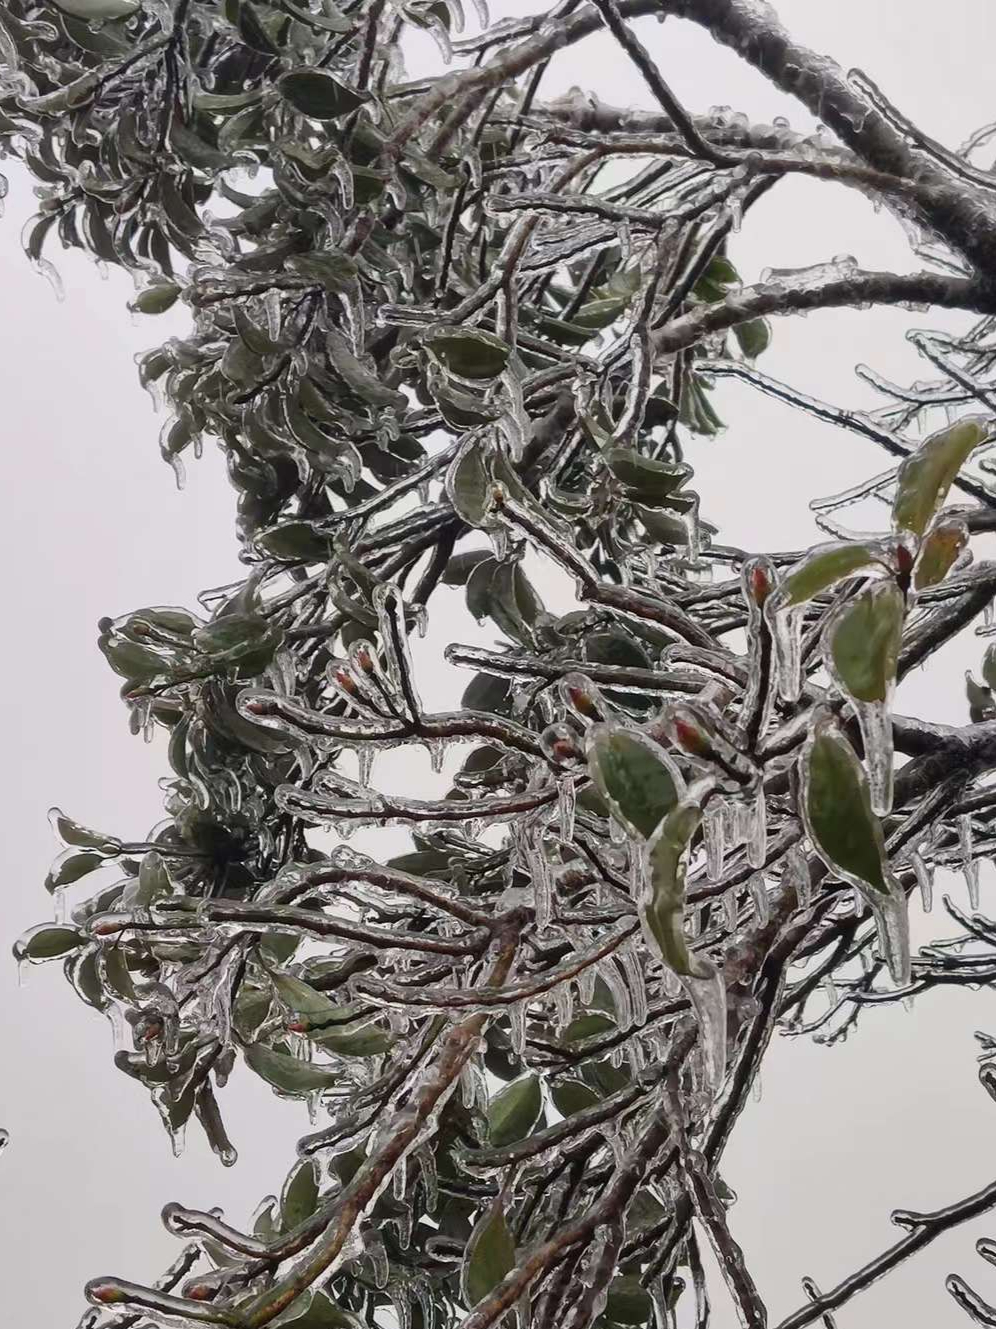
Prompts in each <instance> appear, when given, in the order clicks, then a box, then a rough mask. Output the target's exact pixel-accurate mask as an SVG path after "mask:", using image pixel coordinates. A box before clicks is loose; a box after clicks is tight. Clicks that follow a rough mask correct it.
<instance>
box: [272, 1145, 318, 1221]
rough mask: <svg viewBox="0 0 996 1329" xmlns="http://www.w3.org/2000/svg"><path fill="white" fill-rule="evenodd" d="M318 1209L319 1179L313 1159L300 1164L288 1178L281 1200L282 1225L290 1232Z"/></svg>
mask: <svg viewBox="0 0 996 1329" xmlns="http://www.w3.org/2000/svg"><path fill="white" fill-rule="evenodd" d="M317 1208H318V1179H317V1176H316V1169H315V1164H314V1163H313V1162H312V1161H311V1159H306V1160H305V1161H304V1162H302V1163H299V1164H298V1166H297V1167H296V1168H294V1170H293V1171H292V1172H291V1174H290V1176H289V1177H288V1178H287V1183H286V1185H285V1186H284V1192H283V1195H282V1196H281V1198H280V1225H281V1227H282V1228H283V1230H284V1232H290V1231H291V1230H292V1229H293V1228H296V1227H297V1225H298V1224H299V1223H303V1222H304V1220H305V1219H306V1218H310V1217H311V1215H312V1214H313V1213H314V1212H315V1210H316V1209H317Z"/></svg>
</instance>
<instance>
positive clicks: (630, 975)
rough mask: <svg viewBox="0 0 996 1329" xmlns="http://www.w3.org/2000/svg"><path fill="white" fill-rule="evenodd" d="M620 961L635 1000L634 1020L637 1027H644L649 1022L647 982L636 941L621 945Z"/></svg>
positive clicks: (633, 1000) (631, 995)
mask: <svg viewBox="0 0 996 1329" xmlns="http://www.w3.org/2000/svg"><path fill="white" fill-rule="evenodd" d="M619 963H620V964H621V965H622V968H623V973H624V974H625V975H626V982H627V985H628V987H629V995H630V997H631V998H632V1002H633V1022H634V1024H636V1025H637V1027H639V1028H642V1026H643V1025H645V1024H646V1023H647V984H646V981H645V979H644V976H643V964H642V962H641V960H640V955H639V952H638V951H637V948H636V943H635V942H633V941H628V942H626V944H625V946H623V947H621V949H620V951H619Z"/></svg>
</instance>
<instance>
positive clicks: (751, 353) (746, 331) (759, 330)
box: [733, 318, 771, 360]
mask: <svg viewBox="0 0 996 1329" xmlns="http://www.w3.org/2000/svg"><path fill="white" fill-rule="evenodd" d="M733 335H734V336H735V337H736V339H737V341H738V342H739V343H740V349H741V351H743V353H744V355H745V356H746V358H747V359H748V360H756V359H757V357H758V356H759V355H763V354H764V352H765V351H766V350H767V349H768V347H769V346H770V345H771V324H770V323H769V322H768V320H767V319H766V318H752V319H749V320H748V321H747V322H746V323H738V324H737V325H736V326H735V327H734V329H733Z"/></svg>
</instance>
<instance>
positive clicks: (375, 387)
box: [326, 329, 407, 411]
mask: <svg viewBox="0 0 996 1329" xmlns="http://www.w3.org/2000/svg"><path fill="white" fill-rule="evenodd" d="M326 347H327V349H328V355H329V363H330V364H331V366H332V368H333V369H334V370H335V372H336V373H337V374H338V375H339V377H340V378H341V379H342V380H343V382H344V383H345V384H346V386H347V387H349V388H351V389H352V390H353V392H355V393H356V395H357V396H358V397H361V398H362V399H363V401H365V402H369V403H370V404H371V405H372V406H391V407H393V408H394V409H395V410H396V411H403V410H404V408H405V406H406V405H407V398H406V397H405V395H404V393H401V392H397V391H395V389H394V388H390V387H388V386H387V384H386V383H382V382H381V379H380V375H379V374H378V373H377V370H376V368H375V367H374V365H373V362H372V361H371V360H370V359H369V357H367V358H366V359H361V358H360V357H359V356H357V355H356V354H355V353H354V352H353V350H352V348H351V347H350V345H349V343H348V342H347V340H346V338H345V337H344V336H343V335H342V333H341V332H337V331H335V329H332V330H330V331H329V332H328V333H327V335H326Z"/></svg>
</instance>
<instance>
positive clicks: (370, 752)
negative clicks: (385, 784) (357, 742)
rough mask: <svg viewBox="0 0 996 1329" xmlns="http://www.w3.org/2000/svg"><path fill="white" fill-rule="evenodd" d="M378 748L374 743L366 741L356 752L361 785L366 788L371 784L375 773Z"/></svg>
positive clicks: (358, 776)
mask: <svg viewBox="0 0 996 1329" xmlns="http://www.w3.org/2000/svg"><path fill="white" fill-rule="evenodd" d="M375 755H376V749H375V748H374V746H373V744H372V743H364V745H363V747H361V748H359V749H358V750H357V753H356V764H357V767H358V774H357V778H358V779H359V782H360V784H361V785H363V786H364V787H366V788H369V786H370V777H371V775H372V774H373V764H374V757H375Z"/></svg>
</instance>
